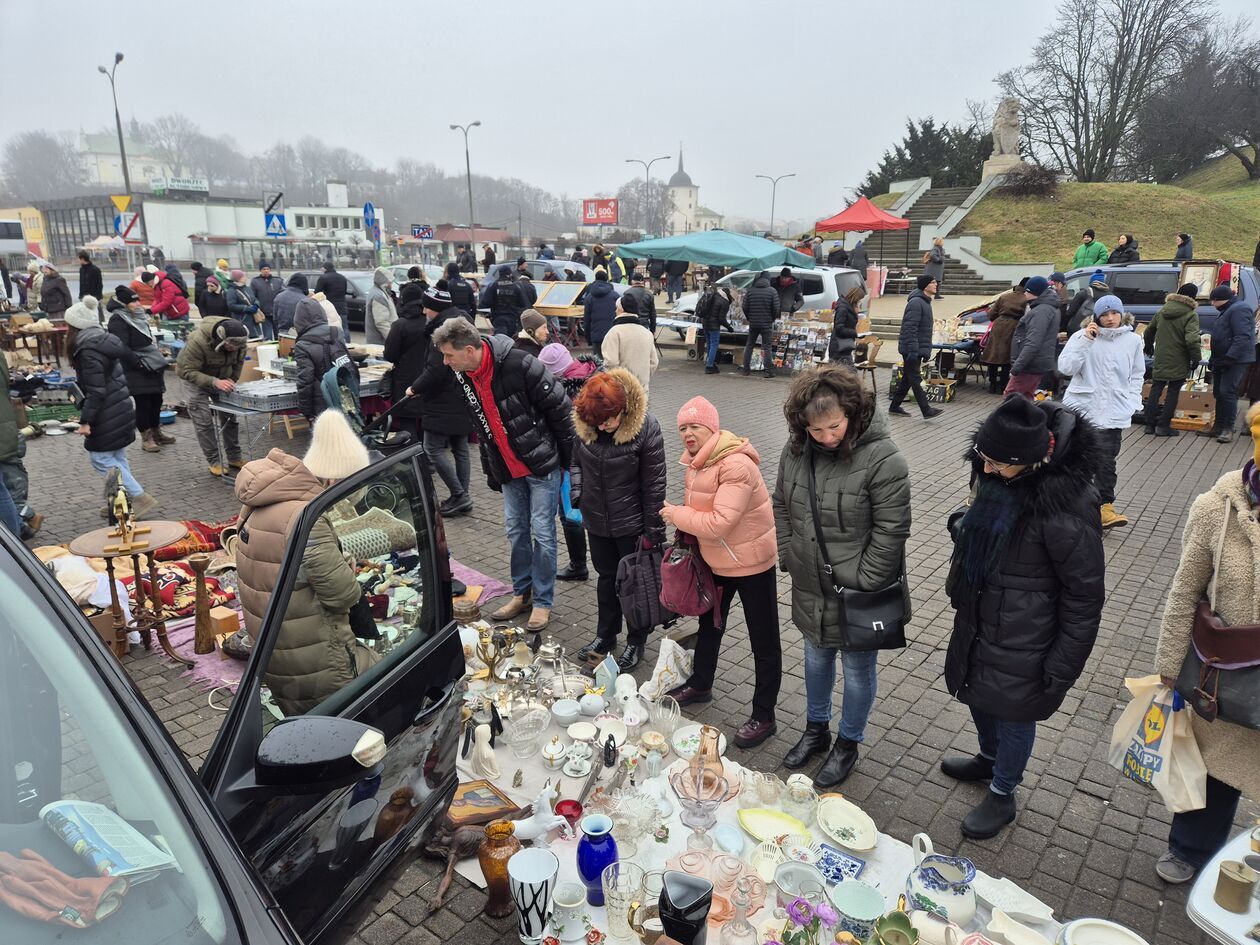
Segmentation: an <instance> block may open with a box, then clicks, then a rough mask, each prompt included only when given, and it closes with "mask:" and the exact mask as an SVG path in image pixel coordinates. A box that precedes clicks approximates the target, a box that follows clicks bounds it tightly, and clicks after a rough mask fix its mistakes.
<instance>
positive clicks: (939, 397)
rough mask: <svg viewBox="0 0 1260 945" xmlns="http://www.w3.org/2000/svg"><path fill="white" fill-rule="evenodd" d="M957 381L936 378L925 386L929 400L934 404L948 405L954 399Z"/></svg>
mask: <svg viewBox="0 0 1260 945" xmlns="http://www.w3.org/2000/svg"><path fill="white" fill-rule="evenodd" d="M957 383H958V382H957V381H952V380H942V379H941V378H934V379H933V380H930V381H927V382H925V383H924V385H923V391H924V393H926V394H927V399H928V400H930V401H931V402H932V403H934V404H947V403H949V402H950V401H951V400H953V399H954V388H955V385H956V384H957Z"/></svg>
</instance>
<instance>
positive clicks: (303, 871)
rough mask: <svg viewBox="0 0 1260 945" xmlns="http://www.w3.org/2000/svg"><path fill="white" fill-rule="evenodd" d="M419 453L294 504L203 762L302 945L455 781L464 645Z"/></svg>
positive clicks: (416, 833) (336, 916)
mask: <svg viewBox="0 0 1260 945" xmlns="http://www.w3.org/2000/svg"><path fill="white" fill-rule="evenodd" d="M422 455H423V448H422V447H421V446H419V445H417V446H415V447H412V448H410V449H407V450H405V451H403V452H401V453H398V454H397V455H395V456H392V457H390V458H389V459H386V460H382V461H379V462H377V463H374V464H373V465H372V466H369V467H368V468H367V469H364V470H362V471H361V472H359V473H356V474H355V475H354V476H352V477H351V478H349V479H345V480H342V481H341V482H339V483H337V484H336V485H334V486H332V487H330V488H329V489H327V490H325V491H324V492H323V493H322V494H321V495H320V496H319V497H318V498H316V499H315V500H313V501H312V502H311V503H310V504H309V505H308V506H307V507H306V509H305V510H304V511H303V513H302V514H301V516H300V518H299V519H298V521H297V524H296V526H295V527H294V528H293V530H292V532H291V533H290V536H289V539H288V542H287V546H286V550H285V556H284V561H283V564H282V565H281V568H280V572H279V576H278V578H277V580H276V584H275V590H274V591H273V593H272V596H271V601H270V604H269V606H268V607H267V611H266V615H265V617H264V620H263V629H262V632H261V633H260V634H259V638H258V639H256V640H254V641H253V653H252V655H251V657H250V661H249V664H248V666H247V668H246V670H245V673H244V676H243V678H242V680H241V686H240V689H239V690H238V692H237V694H236V698H235V699H234V701H233V704H232V707H231V709H230V711H229V713H228V716H227V718H226V720H225V723H224V725H223V727H222V728H221V730H220V732H219V736H218V739H217V740H216V742H215V744H214V746H213V747H212V748H211V750H210V753H209V755H208V757H207V758H206V762H205V764H204V766H203V767H202V769H201V777H202V779H203V781H204V783H205V785H206V788H207V790H208V791H209V792H210V795H211V797H212V798H213V800H214V803H215V805H216V806H217V807H218V809H219V811H220V812H221V814H222V815H223V817H224V819H225V820H226V821H227V823H228V825H229V827H230V829H231V831H232V833H233V835H234V836H235V838H236V840H237V842H238V843H239V844H240V846H241V848H242V850H243V851H244V853H245V855H246V856H247V857H248V858H249V859H250V861H251V862H252V863H253V865H254V867H255V868H256V869H257V870H258V872H259V873H260V874H261V876H262V878H263V881H264V883H265V884H266V885H267V887H268V888H269V890H270V891H271V893H272V894H273V895H274V896H275V897H276V899H277V901H278V902H279V903H280V906H281V908H282V909H283V911H284V913H285V917H286V918H287V919H288V921H289V922H290V923H291V924H292V926H293V927H294V928H295V929H296V931H297V932H298V933H299V934H300V935H301V936H302V938H303V940H305V941H308V942H309V941H312V940H314V939H316V938H318V937H319V936H321V935H322V934H323V933H325V932H326V931H328V930H329V928H330V927H332V926H333V925H334V924H335V923H337V922H338V921H339V920H340V919H342V918H343V917H344V916H345V915H346V913H347V910H348V909H349V907H350V906H351V904H352V903H354V902H355V900H357V899H358V898H359V897H360V896H362V895H363V893H364V892H365V890H366V887H367V886H368V884H371V883H373V882H376V881H377V880H379V879H380V878H381V877H382V876H383V875H384V873H385V871H386V869H387V867H388V866H389V865H390V863H391V861H394V860H396V858H397V854H398V853H399V852H400V851H402V850H403V849H405V848H407V847H409V846H413V845H414V844H416V843H418V842H419V839H420V837H421V835H422V832H423V830H424V828H425V827H427V826H428V825H429V824H430V823H431V822H432V821H433V820H434V819H435V818H436V817H440V816H441V815H442V814H443V813H444V812H445V810H446V807H447V805H448V804H449V803H450V799H451V797H452V796H453V794H454V791H455V787H456V784H457V776H456V773H455V759H456V752H457V747H458V746H457V742H458V733H457V719H458V711H459V705H458V703H459V699H458V698H457V697H456V696H455V689H456V685H457V683H458V681H459V680H460V678H461V677H462V676H463V673H464V659H463V648H462V646H461V645H460V641H459V635H458V632H457V629H456V627H455V624H454V622H453V621H452V619H451V596H450V595H451V588H450V569H449V562H448V559H447V550H446V543H445V539H444V536H443V535H442V532H441V525H440V521H439V520H438V519H437V516H436V512H435V509H434V503H433V493H432V487H431V483H430V481H429V478H428V476H427V474H426V472H425V469H424V467H423V465H422ZM248 527H249V522H248V520H246V521H245V522H244V524H243V527H242V531H243V532H245V531H246V530H247V529H248ZM360 594H366V595H367V597H368V603H369V605H370V607H371V609H372V611H373V614H374V616H373V617H372V618H371V619H368V618H367V617H366V608H363V607H360V608H359V610H360V612H359V613H357V614H356V616H355V619H354V621H353V625H352V620H351V616H350V611H351V609H352V608H354V607H355V606H356V604H357V602H358V601H359V597H360ZM373 625H375V633H376V634H377V635H378V636H377V638H376V639H370V636H371V634H372V632H373ZM356 633H357V634H358V636H356ZM365 727H366V728H365ZM377 732H379V733H380V736H377V735H375V733H377ZM365 733H369V734H370V735H371V737H368V734H365ZM373 739H375V741H373ZM351 755H353V758H349V756H351Z"/></svg>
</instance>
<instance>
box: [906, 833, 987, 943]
mask: <svg viewBox="0 0 1260 945" xmlns="http://www.w3.org/2000/svg"><path fill="white" fill-rule="evenodd" d="M910 845H911V847H912V848H913V850H914V863H915V867H914V870H913V871H911V873H910V875H909V876H908V877H907V878H906V897H907V899H908V900H909V904H910V908H912V909H921V910H923V911H924V912H931V913H934V914H936V915H939V916H941V917H942V918H945V919H948V920H949V921H950V922H953V923H955V924H957V925H959V926H961V927H962V928H966V927H967V926H968V925H970V924H971V920H972V919H973V918H974V917H975V914H976V893H975V890H974V889H973V888H972V885H971V884H972V882H973V881H974V880H975V878H976V867H975V865H974V864H973V863H972V862H971V861H970V860H969V859H967V858H966V857H962V856H944V855H942V854H939V853H936V852H935V851H934V850H933V849H932V841H931V840H930V839H929V838H928V835H927V834H925V833H916V834H915V835H914V840H913V841H912V842H911V844H910Z"/></svg>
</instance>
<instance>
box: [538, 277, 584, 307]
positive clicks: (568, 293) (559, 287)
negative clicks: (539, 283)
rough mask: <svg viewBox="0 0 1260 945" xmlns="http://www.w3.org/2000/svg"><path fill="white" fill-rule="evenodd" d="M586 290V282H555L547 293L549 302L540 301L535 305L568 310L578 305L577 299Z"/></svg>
mask: <svg viewBox="0 0 1260 945" xmlns="http://www.w3.org/2000/svg"><path fill="white" fill-rule="evenodd" d="M585 288H586V283H585V282H553V283H551V289H550V290H549V291H548V292H547V301H545V302H544V301H543V300H542V299H539V300H538V301H537V302H535V303H534V304H535V305H536V306H539V307H545V308H567V307H569V306H571V305H574V304H576V303H577V297H578V296H579V295H581V293H582V290H583V289H585Z"/></svg>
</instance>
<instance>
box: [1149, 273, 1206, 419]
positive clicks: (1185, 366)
mask: <svg viewBox="0 0 1260 945" xmlns="http://www.w3.org/2000/svg"><path fill="white" fill-rule="evenodd" d="M1198 295H1199V287H1198V286H1197V285H1195V284H1194V283H1193V282H1187V283H1186V284H1185V285H1183V286H1182V287H1181V288H1179V289H1178V290H1177V291H1176V292H1174V293H1173V294H1172V295H1169V296H1168V297H1167V298H1165V299H1164V304H1163V306H1162V307H1161V308H1160V310H1159V311H1158V312H1156V313H1155V314H1154V315H1153V316H1152V317H1151V323H1150V324H1149V325H1147V326H1146V331H1145V332H1144V333H1143V334H1142V340H1143V342H1144V345H1145V348H1146V354H1147V356H1148V357H1149V356H1150V355H1152V354H1154V356H1155V362H1154V363H1153V364H1152V365H1151V391H1150V394H1148V395H1147V398H1146V407H1145V408H1144V413H1145V414H1146V432H1147V433H1153V434H1155V436H1176V435H1177V431H1176V430H1174V429H1173V428H1172V419H1173V415H1174V414H1175V413H1176V412H1177V398H1178V397H1179V396H1181V385H1182V384H1184V383H1185V382H1186V378H1188V377H1189V376H1190V375H1191V374H1193V373H1194V369H1195V368H1196V367H1198V366H1199V360H1200V359H1201V358H1202V356H1203V355H1202V352H1201V350H1200V347H1199V312H1198V305H1199V303H1198ZM1165 389H1166V390H1167V393H1166V394H1165V395H1164V406H1163V408H1162V410H1161V408H1160V404H1159V396H1160V394H1164V391H1165Z"/></svg>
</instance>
